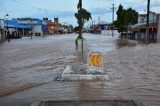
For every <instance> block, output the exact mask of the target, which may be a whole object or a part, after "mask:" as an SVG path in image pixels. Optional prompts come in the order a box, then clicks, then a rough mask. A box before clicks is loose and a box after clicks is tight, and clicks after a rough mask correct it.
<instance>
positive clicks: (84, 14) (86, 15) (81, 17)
mask: <svg viewBox="0 0 160 106" xmlns="http://www.w3.org/2000/svg"><path fill="white" fill-rule="evenodd" d="M77 9H78V12H77V13H75V17H76V19H77V23H78V27H79V36H78V38H77V39H83V37H82V29H83V26H84V23H85V22H87V21H89V19H91V18H92V17H91V13H90V12H88V11H87V10H85V9H84V8H82V0H79V3H78V5H77Z"/></svg>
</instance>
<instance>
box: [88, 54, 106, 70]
mask: <svg viewBox="0 0 160 106" xmlns="http://www.w3.org/2000/svg"><path fill="white" fill-rule="evenodd" d="M87 60H88V61H87V64H88V67H89V73H103V55H102V53H100V52H91V53H89V55H88V59H87Z"/></svg>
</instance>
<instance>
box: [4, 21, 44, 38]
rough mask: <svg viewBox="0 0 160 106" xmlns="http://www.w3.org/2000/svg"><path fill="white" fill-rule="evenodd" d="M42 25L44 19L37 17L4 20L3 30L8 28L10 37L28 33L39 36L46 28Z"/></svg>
mask: <svg viewBox="0 0 160 106" xmlns="http://www.w3.org/2000/svg"><path fill="white" fill-rule="evenodd" d="M44 26H45V23H44V21H43V20H39V19H28V20H26V19H25V20H4V27H5V32H6V31H7V30H8V31H9V34H10V36H11V38H20V37H22V36H30V35H35V36H36V35H37V36H41V35H43V32H44V30H46V28H45V27H44ZM5 35H6V33H5Z"/></svg>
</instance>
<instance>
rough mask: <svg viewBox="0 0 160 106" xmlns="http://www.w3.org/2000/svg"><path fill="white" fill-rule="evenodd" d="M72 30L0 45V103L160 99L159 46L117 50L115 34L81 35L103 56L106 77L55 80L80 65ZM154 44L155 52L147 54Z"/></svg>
mask: <svg viewBox="0 0 160 106" xmlns="http://www.w3.org/2000/svg"><path fill="white" fill-rule="evenodd" d="M76 37H77V35H76V34H67V35H56V36H46V37H34V38H33V39H30V38H23V39H16V40H11V42H10V43H9V42H3V43H1V44H0V63H1V65H0V95H1V97H0V104H1V106H12V105H13V106H15V105H16V106H29V104H30V103H32V102H34V101H37V100H39V101H41V100H135V101H137V102H142V103H143V104H145V105H149V106H153V105H155V106H159V105H160V103H159V101H160V72H159V70H160V54H159V50H158V48H159V44H153V45H152V44H151V45H147V46H145V45H143V46H141V45H140V46H136V47H124V48H121V49H117V48H116V39H117V38H116V37H114V38H112V37H110V36H105V35H92V34H84V37H85V38H86V39H87V48H88V49H89V51H100V52H102V53H103V55H104V66H105V68H104V70H105V71H106V72H107V73H108V74H110V76H111V80H110V81H56V78H57V76H59V75H60V74H61V73H62V71H63V70H64V68H65V66H66V65H68V64H71V65H72V64H73V63H79V62H80V61H79V60H80V57H79V55H78V53H77V52H76V50H75V38H76ZM153 48H154V52H151V51H152V49H153Z"/></svg>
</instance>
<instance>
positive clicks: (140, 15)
mask: <svg viewBox="0 0 160 106" xmlns="http://www.w3.org/2000/svg"><path fill="white" fill-rule="evenodd" d="M146 16H147V14H139V17H146Z"/></svg>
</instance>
